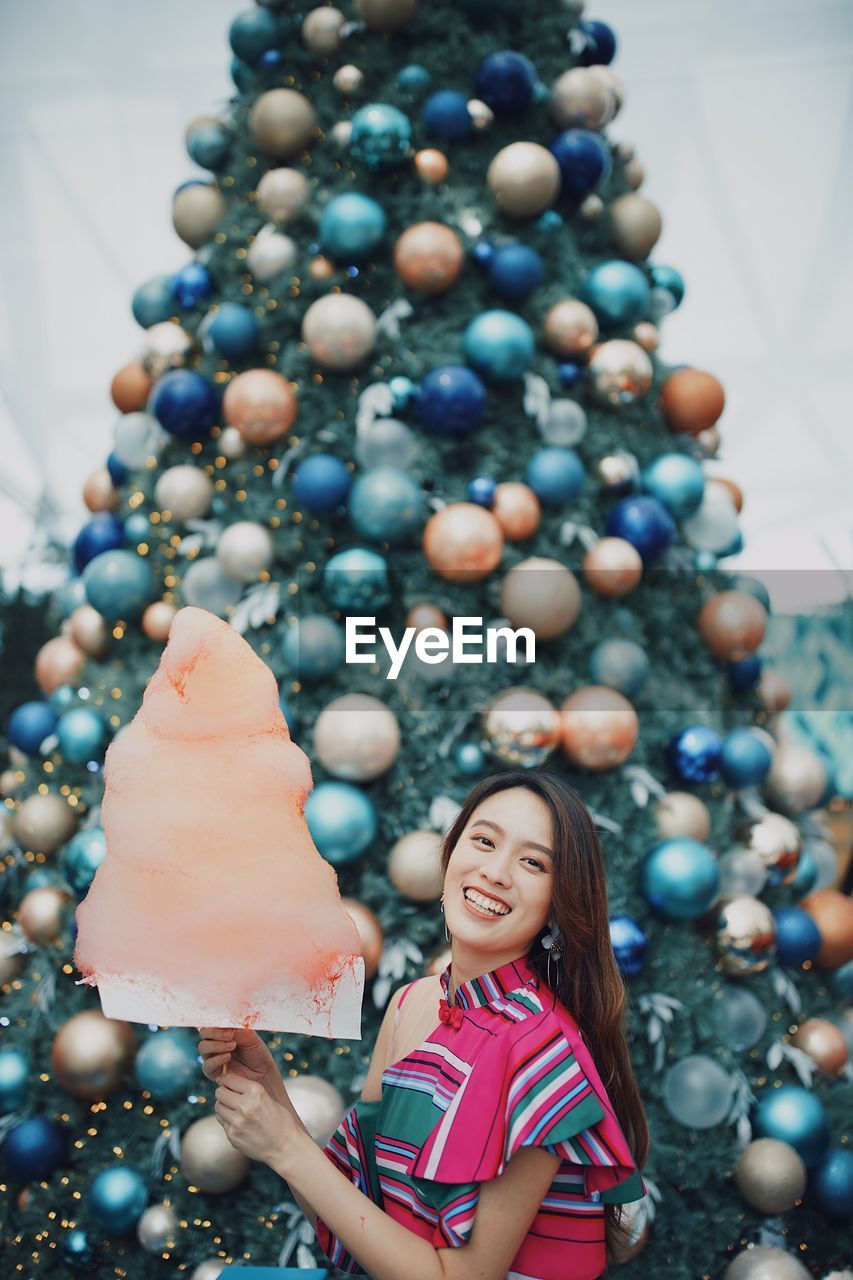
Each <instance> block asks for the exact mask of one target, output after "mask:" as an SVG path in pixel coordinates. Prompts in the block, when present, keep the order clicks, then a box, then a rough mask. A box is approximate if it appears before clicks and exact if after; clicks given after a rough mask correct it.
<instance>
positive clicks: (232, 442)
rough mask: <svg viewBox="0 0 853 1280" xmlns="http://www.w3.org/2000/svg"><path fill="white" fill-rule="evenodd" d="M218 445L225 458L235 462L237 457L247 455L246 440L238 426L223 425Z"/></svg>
mask: <svg viewBox="0 0 853 1280" xmlns="http://www.w3.org/2000/svg"><path fill="white" fill-rule="evenodd" d="M217 447H218V449H219V452H220V453H221V454H222V457H223V458H227V459H228V461H229V462H233V461H234V459H235V458H243V457H245V455H246V441H245V440H244V439H243V437H242V436H241V435H240V432H239V431H238V430H237V428H236V427H223V428H222V432H221V434H220V436H219V439H218V441H217Z"/></svg>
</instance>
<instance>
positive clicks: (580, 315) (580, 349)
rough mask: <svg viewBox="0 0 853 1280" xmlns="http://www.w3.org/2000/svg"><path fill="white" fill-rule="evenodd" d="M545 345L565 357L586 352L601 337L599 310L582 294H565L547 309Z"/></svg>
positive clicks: (581, 354)
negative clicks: (584, 300) (588, 303)
mask: <svg viewBox="0 0 853 1280" xmlns="http://www.w3.org/2000/svg"><path fill="white" fill-rule="evenodd" d="M543 332H544V337H545V345H546V346H547V347H548V350H549V351H552V352H553V353H554V355H555V356H560V357H561V358H562V359H564V360H571V359H574V358H575V357H576V356H585V355H587V353H588V352H589V351H590V350H591V348H592V346H593V344H594V343H595V341H596V339H597V338H598V321H597V319H596V318H595V312H594V311H593V310H592V308H591V307H588V306H587V305H586V303H585V302H581V301H580V299H578V298H563V299H562V300H561V301H560V302H555V303H554V305H553V306H552V307H549V309H548V311H547V312H546V313H545V322H544V326H543Z"/></svg>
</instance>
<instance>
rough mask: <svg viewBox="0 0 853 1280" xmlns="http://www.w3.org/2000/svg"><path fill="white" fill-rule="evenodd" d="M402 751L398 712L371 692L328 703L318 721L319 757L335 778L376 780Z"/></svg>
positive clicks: (315, 743) (316, 741)
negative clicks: (396, 713) (395, 712)
mask: <svg viewBox="0 0 853 1280" xmlns="http://www.w3.org/2000/svg"><path fill="white" fill-rule="evenodd" d="M399 750H400V726H399V724H398V723H397V717H396V716H395V714H394V712H393V711H392V710H391V709H390V707H387V706H386V705H385V703H383V702H381V701H380V699H379V698H374V697H373V696H372V695H370V694H367V693H346V694H343V695H342V696H341V697H340V698H335V699H334V701H332V702H330V703H328V704H327V705H326V706H325V707H324V708H323V710H322V711H321V712H320V714H319V715H318V717H317V719H316V721H315V723H314V751H315V754H316V757H317V759H318V760H319V761H320V763H321V764H322V765H323V768H324V769H326V770H327V771H328V772H329V773H330V774H332V776H333V777H335V778H345V779H347V781H349V782H372V781H373V779H374V778H378V777H380V776H381V775H382V774H383V773H387V772H388V770H389V769H390V768H391V766H392V765H393V763H394V761H395V760H396V759H397V754H398V752H399Z"/></svg>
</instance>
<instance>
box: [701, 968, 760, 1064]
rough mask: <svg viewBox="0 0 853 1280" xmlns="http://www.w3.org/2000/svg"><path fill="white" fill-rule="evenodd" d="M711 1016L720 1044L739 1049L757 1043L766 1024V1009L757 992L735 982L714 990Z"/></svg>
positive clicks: (738, 1050) (750, 1047) (741, 1050)
mask: <svg viewBox="0 0 853 1280" xmlns="http://www.w3.org/2000/svg"><path fill="white" fill-rule="evenodd" d="M711 1017H712V1019H713V1022H714V1028H715V1030H716V1032H717V1035H718V1037H719V1041H720V1044H724V1045H726V1046H727V1047H728V1048H730V1049H735V1050H736V1051H737V1052H738V1053H743V1051H744V1050H745V1049H752V1048H753V1046H754V1045H757V1044H758V1042H759V1040H760V1039H761V1037H762V1036H763V1035H764V1029H765V1027H766V1026H767V1009H766V1008H765V1006H764V1005H763V1004H762V1003H761V1001H760V1000H759V998H758V996H757V995H755V994H754V993H753V992H752V991H750V990H749V989H748V988H747V987H742V986H740V984H735V983H733V982H729V983H727V984H726V985H725V986H724V987H723V988H721V989H720V990H719V991H717V992H716V993H715V999H714V1003H713V1006H712V1009H711Z"/></svg>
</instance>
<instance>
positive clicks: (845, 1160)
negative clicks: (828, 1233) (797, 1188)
mask: <svg viewBox="0 0 853 1280" xmlns="http://www.w3.org/2000/svg"><path fill="white" fill-rule="evenodd" d="M808 1199H809V1200H810V1201H811V1202H812V1203H813V1204H814V1205H815V1206H816V1207H817V1208H818V1209H820V1211H821V1213H825V1214H826V1215H827V1216H828V1217H830V1218H841V1219H843V1220H845V1221H846V1222H847V1223H848V1225H849V1224H850V1222H851V1221H853V1151H848V1149H847V1148H846V1147H831V1148H830V1150H829V1152H828V1153H827V1155H826V1156H825V1158H824V1159H823V1160H822V1161H821V1162H820V1164H819V1165H817V1166H816V1168H814V1169H812V1171H811V1173H810V1175H809V1189H808Z"/></svg>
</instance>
